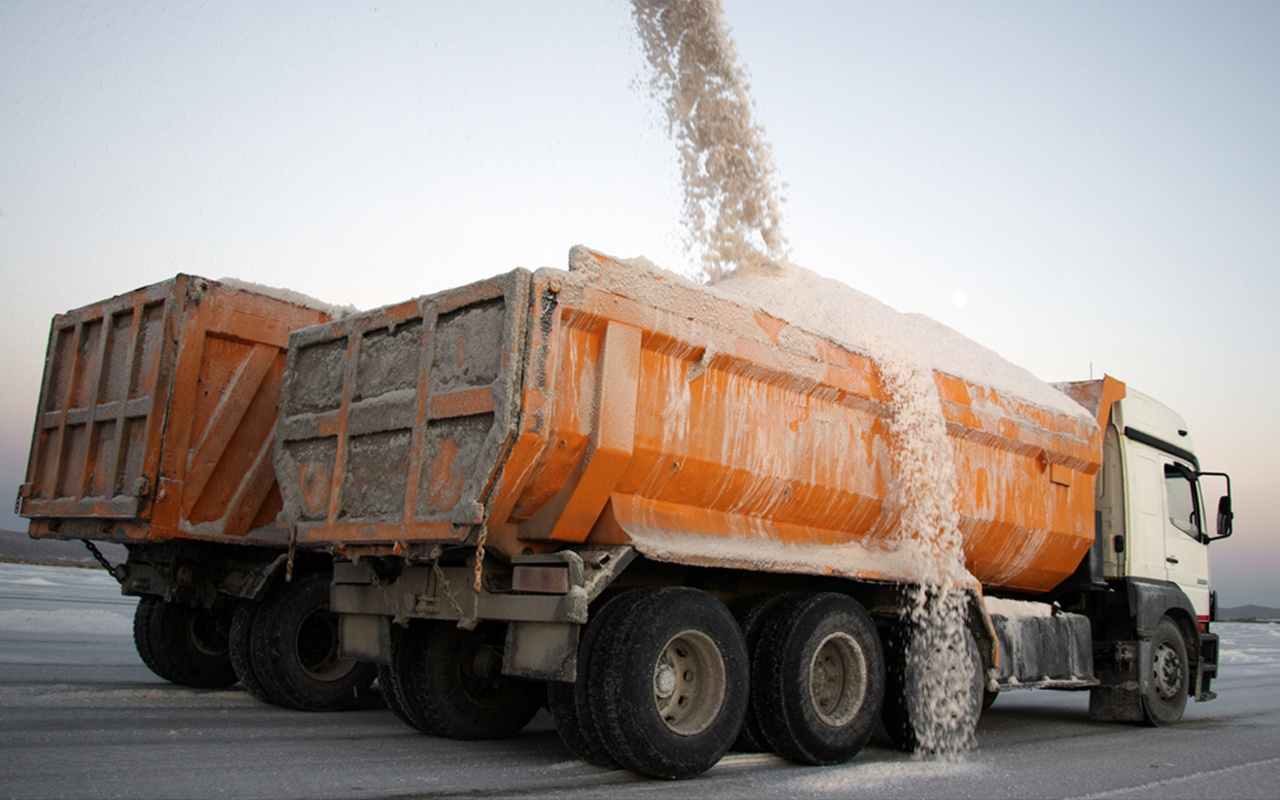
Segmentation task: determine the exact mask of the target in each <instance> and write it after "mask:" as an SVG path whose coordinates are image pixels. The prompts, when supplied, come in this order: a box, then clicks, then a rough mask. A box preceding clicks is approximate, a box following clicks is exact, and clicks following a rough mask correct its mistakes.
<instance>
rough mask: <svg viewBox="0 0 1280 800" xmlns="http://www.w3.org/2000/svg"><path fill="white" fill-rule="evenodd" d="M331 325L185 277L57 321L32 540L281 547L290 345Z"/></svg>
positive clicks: (23, 494)
mask: <svg viewBox="0 0 1280 800" xmlns="http://www.w3.org/2000/svg"><path fill="white" fill-rule="evenodd" d="M328 318H329V315H328V314H327V313H325V312H323V311H320V310H317V309H313V308H307V307H303V306H300V305H297V304H295V303H292V302H289V301H287V300H283V299H279V298H276V297H272V296H269V295H265V294H259V293H256V292H252V291H248V290H244V289H239V288H233V287H228V286H224V285H223V284H220V283H217V282H215V281H209V280H206V279H203V278H198V277H194V276H190V275H178V276H176V277H174V278H173V279H172V280H168V281H164V282H161V283H157V284H154V285H152V286H147V287H144V288H142V289H138V290H136V291H133V292H129V293H127V294H122V295H119V296H116V297H113V298H110V299H109V300H105V301H103V302H100V303H95V304H93V305H90V306H86V307H84V308H80V309H76V310H74V311H70V312H67V313H66V314H61V315H59V316H57V317H55V318H54V320H53V323H52V326H51V331H50V335H49V347H48V350H47V353H46V359H45V373H44V381H43V384H42V387H41V392H40V401H39V406H38V411H37V417H36V424H35V430H34V433H33V435H32V446H31V456H30V459H29V462H28V468H27V481H26V483H24V484H23V486H22V488H21V490H20V501H19V502H20V509H19V510H20V513H21V514H22V515H23V516H25V517H28V518H30V519H31V534H32V535H33V536H37V537H40V536H51V537H58V538H62V537H87V538H106V539H116V540H126V541H128V540H150V541H164V540H167V539H171V538H183V537H191V538H201V539H213V540H217V539H220V538H231V539H235V540H257V539H264V538H265V539H266V540H271V541H280V540H282V533H281V531H277V530H272V529H274V528H275V525H276V515H277V513H278V511H279V508H280V492H279V487H278V486H277V485H276V482H275V475H274V472H273V470H272V468H271V451H272V447H273V445H274V425H275V416H276V405H277V403H278V400H279V396H280V387H281V383H282V380H283V375H284V363H285V346H286V344H287V341H288V335H289V332H290V331H291V330H293V329H296V328H299V327H303V326H307V325H314V324H316V323H319V322H323V321H326V320H327V319H328ZM251 531H258V532H259V533H257V534H254V535H252V536H251V535H250V532H251Z"/></svg>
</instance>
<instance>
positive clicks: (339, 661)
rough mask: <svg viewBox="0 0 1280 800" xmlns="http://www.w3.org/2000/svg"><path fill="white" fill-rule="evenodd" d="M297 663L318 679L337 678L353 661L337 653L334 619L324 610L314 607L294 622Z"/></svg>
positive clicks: (336, 625) (348, 670) (329, 679)
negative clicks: (300, 620)
mask: <svg viewBox="0 0 1280 800" xmlns="http://www.w3.org/2000/svg"><path fill="white" fill-rule="evenodd" d="M296 644H297V651H298V663H300V664H301V665H302V669H303V670H304V671H305V672H306V673H307V674H308V675H310V676H311V677H312V678H315V679H316V680H319V681H331V680H335V679H337V678H341V677H342V676H343V675H346V674H347V673H348V672H350V671H351V667H352V665H353V664H355V662H354V661H353V660H351V659H346V658H341V657H340V656H339V655H338V621H337V617H336V616H334V615H333V614H331V613H329V612H328V611H316V612H314V613H312V614H309V615H307V618H306V619H304V620H303V621H302V624H301V625H299V626H298V638H297V643H296Z"/></svg>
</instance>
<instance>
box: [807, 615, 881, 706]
mask: <svg viewBox="0 0 1280 800" xmlns="http://www.w3.org/2000/svg"><path fill="white" fill-rule="evenodd" d="M866 694H867V662H866V658H865V657H864V656H863V653H862V648H860V647H858V643H857V642H856V641H854V639H853V637H852V636H850V635H849V634H847V633H843V632H837V633H833V634H830V635H829V636H827V637H826V638H825V639H823V640H822V643H821V644H819V645H818V648H817V650H815V651H814V653H813V660H812V661H810V662H809V701H810V702H811V703H812V704H813V710H814V712H816V713H817V715H818V719H820V720H822V722H823V723H824V724H826V725H830V726H831V727H833V728H839V727H842V726H844V725H848V724H849V723H850V722H851V721H853V719H854V717H855V716H857V713H858V709H860V708H861V707H862V701H863V698H864V697H866Z"/></svg>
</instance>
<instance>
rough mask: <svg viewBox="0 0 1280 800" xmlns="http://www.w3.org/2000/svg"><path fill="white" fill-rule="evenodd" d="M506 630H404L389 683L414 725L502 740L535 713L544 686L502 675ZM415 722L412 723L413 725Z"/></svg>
mask: <svg viewBox="0 0 1280 800" xmlns="http://www.w3.org/2000/svg"><path fill="white" fill-rule="evenodd" d="M505 640H506V627H505V626H504V625H500V624H497V623H492V622H481V623H480V624H479V625H477V626H476V628H475V630H470V631H468V630H463V629H461V628H458V627H457V626H456V625H454V624H453V623H452V622H440V621H432V622H428V623H426V624H419V625H414V626H412V627H410V628H408V629H407V630H405V631H403V632H402V633H401V635H400V640H399V652H398V653H396V658H395V675H394V676H393V680H394V681H395V685H396V686H397V687H398V689H399V691H400V699H401V701H402V703H403V704H404V706H405V710H406V713H407V714H408V715H409V716H410V718H411V719H413V720H415V721H416V722H420V723H421V724H418V725H415V727H417V728H418V729H419V730H421V731H423V732H424V733H430V734H433V735H435V736H445V737H448V738H450V739H503V738H506V737H508V736H514V735H515V734H517V733H519V732H520V730H521V729H523V728H524V726H525V725H528V724H529V720H531V719H533V715H534V714H536V713H538V709H539V708H541V707H542V702H543V700H544V698H545V697H546V688H545V686H544V685H543V684H541V683H539V682H537V681H528V680H522V679H520V678H512V677H509V676H507V675H503V674H502V648H503V646H504V644H505ZM411 724H413V723H411Z"/></svg>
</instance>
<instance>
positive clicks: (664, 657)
mask: <svg viewBox="0 0 1280 800" xmlns="http://www.w3.org/2000/svg"><path fill="white" fill-rule="evenodd" d="M724 695H725V667H724V658H723V657H722V656H721V655H720V648H719V647H717V646H716V644H715V642H713V641H712V640H711V637H709V636H707V635H706V634H705V633H702V632H701V631H695V630H687V631H682V632H680V633H677V634H676V635H675V636H673V637H671V638H670V639H669V640H668V641H667V643H666V644H665V645H664V646H663V648H662V652H661V653H660V654H659V656H658V660H657V662H656V663H655V664H654V667H653V704H654V707H655V708H656V709H657V711H658V717H659V718H660V719H661V720H662V721H663V723H664V724H665V725H666V726H667V727H668V728H669V729H670V730H671V731H672V732H673V733H677V734H679V735H681V736H693V735H694V734H698V733H701V732H702V731H704V730H706V729H707V728H708V727H709V726H710V725H711V723H712V722H714V721H715V719H716V717H717V715H719V713H720V707H721V706H722V705H723V704H724Z"/></svg>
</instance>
